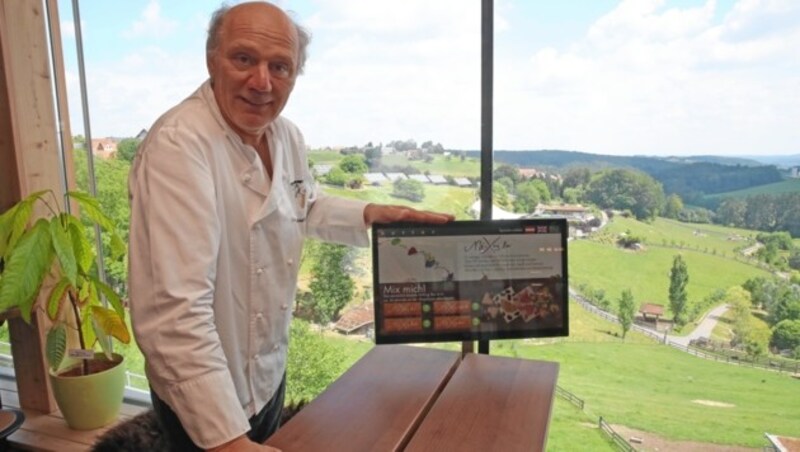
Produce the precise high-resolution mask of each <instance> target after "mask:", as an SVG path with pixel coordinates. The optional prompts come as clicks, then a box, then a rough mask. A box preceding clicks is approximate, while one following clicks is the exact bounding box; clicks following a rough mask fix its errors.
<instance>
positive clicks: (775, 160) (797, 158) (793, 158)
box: [742, 154, 800, 168]
mask: <svg viewBox="0 0 800 452" xmlns="http://www.w3.org/2000/svg"><path fill="white" fill-rule="evenodd" d="M742 158H747V159H752V160H755V161H758V162H761V163H762V164H764V165H776V166H780V167H783V168H789V167H792V166H800V154H793V155H749V156H742Z"/></svg>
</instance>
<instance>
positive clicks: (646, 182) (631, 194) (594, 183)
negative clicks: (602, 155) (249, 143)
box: [585, 169, 664, 220]
mask: <svg viewBox="0 0 800 452" xmlns="http://www.w3.org/2000/svg"><path fill="white" fill-rule="evenodd" d="M585 197H586V199H588V200H589V201H590V202H592V203H594V204H596V205H597V206H599V207H600V208H603V209H606V208H611V209H618V210H630V211H631V212H632V213H633V215H635V216H636V218H637V219H639V220H650V219H653V218H655V217H656V216H657V215H658V213H659V212H660V211H661V209H662V208H663V204H664V190H663V189H662V188H661V184H659V183H658V182H656V181H655V179H653V178H652V177H650V176H648V175H647V174H645V173H642V172H639V171H632V170H627V169H612V170H605V171H601V172H599V173H597V174H595V175H593V176H592V179H591V181H590V182H589V184H588V186H587V187H586V193H585Z"/></svg>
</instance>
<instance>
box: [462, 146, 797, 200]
mask: <svg viewBox="0 0 800 452" xmlns="http://www.w3.org/2000/svg"><path fill="white" fill-rule="evenodd" d="M467 155H468V156H470V157H476V158H477V157H479V156H480V152H479V151H467ZM494 159H495V161H496V162H498V163H506V164H511V165H516V166H519V167H522V168H526V167H527V168H530V167H546V168H551V169H558V170H562V171H564V170H567V169H569V168H571V167H581V166H583V167H589V168H592V169H593V170H597V169H602V168H619V167H622V168H635V169H638V170H641V171H644V172H645V173H648V174H650V175H651V176H652V177H653V178H654V179H656V180H658V181H659V182H661V183H662V184H663V185H664V191H665V192H666V193H678V194H679V195H681V197H683V198H684V199H685V200H689V201H693V200H698V199H699V198H700V197H702V196H703V195H707V194H713V193H722V192H729V191H733V190H743V189H747V188H751V187H755V186H759V185H765V184H771V183H775V182H779V181H781V174H780V171H778V169H777V168H776V167H775V166H772V165H769V166H764V165H762V166H754V165H755V164H756V162H754V161H753V160H749V159H742V158H737V157H715V156H693V157H648V156H616V155H600V154H590V153H587V152H577V151H558V150H541V151H495V154H494ZM712 160H713V161H712Z"/></svg>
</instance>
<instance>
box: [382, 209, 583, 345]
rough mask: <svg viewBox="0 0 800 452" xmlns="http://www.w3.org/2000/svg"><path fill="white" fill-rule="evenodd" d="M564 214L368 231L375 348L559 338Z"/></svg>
mask: <svg viewBox="0 0 800 452" xmlns="http://www.w3.org/2000/svg"><path fill="white" fill-rule="evenodd" d="M567 232H568V230H567V222H566V220H565V219H552V218H547V219H520V220H492V221H457V222H453V223H449V224H446V225H426V224H419V223H392V224H376V225H373V227H372V261H373V283H374V284H373V290H374V303H375V341H376V343H378V344H389V343H411V342H446V341H467V340H490V339H511V338H531V337H549V336H566V335H568V334H569V322H568V320H569V319H568V311H567V307H568V304H567V300H568V290H567V287H568V285H567Z"/></svg>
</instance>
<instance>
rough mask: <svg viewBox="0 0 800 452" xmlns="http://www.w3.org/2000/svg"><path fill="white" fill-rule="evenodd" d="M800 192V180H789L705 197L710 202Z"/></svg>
mask: <svg viewBox="0 0 800 452" xmlns="http://www.w3.org/2000/svg"><path fill="white" fill-rule="evenodd" d="M797 192H800V179H789V180H785V181H781V182H775V183H774V184H766V185H759V186H756V187H750V188H748V189H745V190H736V191H729V192H725V193H717V194H715V195H708V196H705V198H706V199H710V200H721V199H723V198H745V197H747V196H753V195H780V194H782V193H797Z"/></svg>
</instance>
